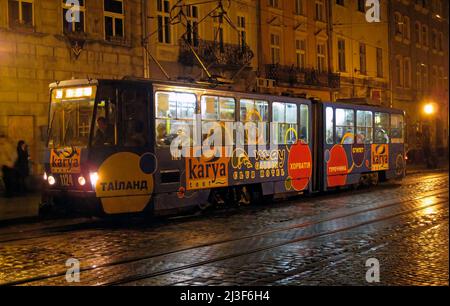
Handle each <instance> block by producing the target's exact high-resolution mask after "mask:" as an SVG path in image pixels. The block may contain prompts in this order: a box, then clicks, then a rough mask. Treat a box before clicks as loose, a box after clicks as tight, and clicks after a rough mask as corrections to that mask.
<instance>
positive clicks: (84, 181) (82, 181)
mask: <svg viewBox="0 0 450 306" xmlns="http://www.w3.org/2000/svg"><path fill="white" fill-rule="evenodd" d="M78 184H80V186H84V185H86V179H85V178H84V177H83V176H80V177H79V178H78Z"/></svg>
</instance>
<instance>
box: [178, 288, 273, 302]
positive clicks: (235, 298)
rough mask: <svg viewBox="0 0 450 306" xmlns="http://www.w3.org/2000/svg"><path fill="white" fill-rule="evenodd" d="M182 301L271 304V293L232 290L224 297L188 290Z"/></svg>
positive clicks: (181, 298)
mask: <svg viewBox="0 0 450 306" xmlns="http://www.w3.org/2000/svg"><path fill="white" fill-rule="evenodd" d="M180 301H182V302H203V303H207V304H211V303H213V302H214V301H222V302H225V303H230V304H232V303H236V302H264V301H265V302H269V301H270V293H269V291H240V290H232V291H225V292H224V293H223V294H222V295H221V294H219V293H214V292H194V291H192V290H188V291H187V292H182V293H181V296H180Z"/></svg>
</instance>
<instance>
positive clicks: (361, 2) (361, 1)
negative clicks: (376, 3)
mask: <svg viewBox="0 0 450 306" xmlns="http://www.w3.org/2000/svg"><path fill="white" fill-rule="evenodd" d="M358 11H359V12H361V13H365V12H366V0H358Z"/></svg>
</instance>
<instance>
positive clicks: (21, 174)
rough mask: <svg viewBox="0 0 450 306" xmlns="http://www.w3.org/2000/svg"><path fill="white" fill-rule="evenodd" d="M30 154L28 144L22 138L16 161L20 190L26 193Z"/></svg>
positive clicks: (18, 146)
mask: <svg viewBox="0 0 450 306" xmlns="http://www.w3.org/2000/svg"><path fill="white" fill-rule="evenodd" d="M29 160H30V155H29V154H28V145H27V144H26V142H25V141H23V140H21V141H19V143H18V144H17V161H16V165H15V168H16V171H17V176H18V180H17V181H18V182H17V183H18V186H17V187H18V191H19V193H25V192H26V191H27V189H26V185H25V180H26V178H27V177H28V176H29V175H30V167H29V164H28V163H29Z"/></svg>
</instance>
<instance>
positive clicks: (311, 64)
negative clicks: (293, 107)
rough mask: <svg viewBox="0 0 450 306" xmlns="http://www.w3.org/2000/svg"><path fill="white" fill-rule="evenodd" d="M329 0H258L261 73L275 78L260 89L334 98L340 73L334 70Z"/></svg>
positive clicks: (308, 96)
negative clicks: (332, 67) (331, 55)
mask: <svg viewBox="0 0 450 306" xmlns="http://www.w3.org/2000/svg"><path fill="white" fill-rule="evenodd" d="M329 1H331V0H316V1H310V0H295V1H287V0H262V1H261V0H260V1H258V23H259V31H258V35H259V37H258V40H259V45H260V48H259V49H260V50H261V52H260V57H259V60H258V66H259V69H258V71H259V76H260V77H262V78H266V79H269V80H274V83H273V84H270V86H268V87H269V88H267V86H260V88H259V89H260V90H261V91H265V92H271V93H274V94H284V95H293V96H303V97H306V98H312V97H314V98H319V99H322V100H326V101H329V100H331V99H332V97H333V92H334V91H336V90H337V89H338V88H339V76H338V75H337V74H333V73H331V64H330V56H329V53H330V51H331V45H330V35H329V19H330V16H329V13H330V11H329ZM273 86H274V87H275V88H271V87H273Z"/></svg>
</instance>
